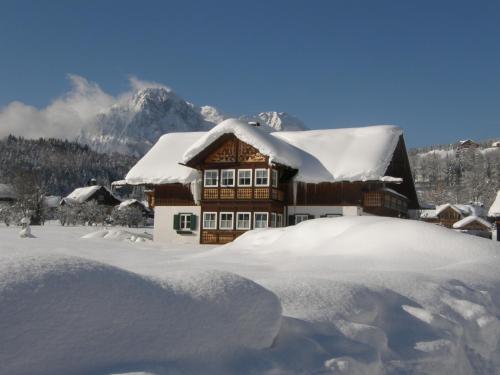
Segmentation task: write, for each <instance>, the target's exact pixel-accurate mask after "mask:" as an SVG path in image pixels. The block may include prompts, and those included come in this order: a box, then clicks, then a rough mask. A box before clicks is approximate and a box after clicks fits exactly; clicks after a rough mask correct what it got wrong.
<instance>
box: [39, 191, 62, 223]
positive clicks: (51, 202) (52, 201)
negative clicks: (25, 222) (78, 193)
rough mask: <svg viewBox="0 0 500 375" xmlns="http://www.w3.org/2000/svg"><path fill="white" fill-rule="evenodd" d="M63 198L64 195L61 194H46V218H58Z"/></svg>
mask: <svg viewBox="0 0 500 375" xmlns="http://www.w3.org/2000/svg"><path fill="white" fill-rule="evenodd" d="M61 199H62V197H61V196H59V195H46V196H45V197H43V205H44V208H45V218H46V219H48V220H54V219H56V218H57V209H58V208H59V205H60V204H61Z"/></svg>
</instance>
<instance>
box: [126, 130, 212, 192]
mask: <svg viewBox="0 0 500 375" xmlns="http://www.w3.org/2000/svg"><path fill="white" fill-rule="evenodd" d="M203 135H205V132H185V133H168V134H165V135H163V136H162V137H160V139H159V140H158V142H156V144H155V145H154V146H153V147H152V148H151V150H149V151H148V153H147V154H146V155H144V157H143V158H142V159H140V160H139V161H138V162H137V163H136V164H135V165H134V166H133V167H132V169H131V170H130V171H129V172H128V174H127V176H126V177H125V180H126V181H127V183H129V184H131V185H141V184H153V185H160V184H173V183H177V182H178V183H183V184H184V183H189V182H191V181H193V180H195V179H196V177H197V176H198V172H197V171H196V170H194V169H192V168H189V167H185V166H183V165H180V164H179V162H180V161H181V160H182V155H183V154H184V152H185V151H186V150H187V149H188V147H189V146H191V145H192V144H193V143H194V142H196V141H197V140H199V139H200V138H201V137H202V136H203Z"/></svg>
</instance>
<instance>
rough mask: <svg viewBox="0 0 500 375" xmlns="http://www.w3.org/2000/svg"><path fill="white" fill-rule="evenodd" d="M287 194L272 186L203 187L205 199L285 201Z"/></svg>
mask: <svg viewBox="0 0 500 375" xmlns="http://www.w3.org/2000/svg"><path fill="white" fill-rule="evenodd" d="M284 197H285V194H284V193H283V192H282V191H281V190H278V189H276V188H271V187H254V188H252V187H248V188H247V187H238V188H232V187H221V188H203V194H202V199H203V200H266V199H272V200H277V201H283V200H284Z"/></svg>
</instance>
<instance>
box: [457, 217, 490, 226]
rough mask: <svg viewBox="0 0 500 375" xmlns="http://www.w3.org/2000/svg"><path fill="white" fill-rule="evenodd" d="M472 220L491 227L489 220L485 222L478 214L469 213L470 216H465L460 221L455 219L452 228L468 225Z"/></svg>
mask: <svg viewBox="0 0 500 375" xmlns="http://www.w3.org/2000/svg"><path fill="white" fill-rule="evenodd" d="M473 222H477V223H480V224H482V225H484V226H485V227H487V228H490V227H491V224H490V223H489V222H487V221H486V220H484V219H482V218H480V217H478V216H475V215H471V216H467V217H465V218H463V219H462V220H460V221H457V222H456V223H455V224H453V228H454V229H461V228H464V227H466V226H467V225H469V224H470V223H473Z"/></svg>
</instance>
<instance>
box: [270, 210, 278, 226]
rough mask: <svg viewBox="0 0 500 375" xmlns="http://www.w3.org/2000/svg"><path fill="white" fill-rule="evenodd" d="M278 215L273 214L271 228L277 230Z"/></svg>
mask: <svg viewBox="0 0 500 375" xmlns="http://www.w3.org/2000/svg"><path fill="white" fill-rule="evenodd" d="M277 224H278V215H277V214H276V213H275V212H271V228H276V227H277V226H278V225H277Z"/></svg>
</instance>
